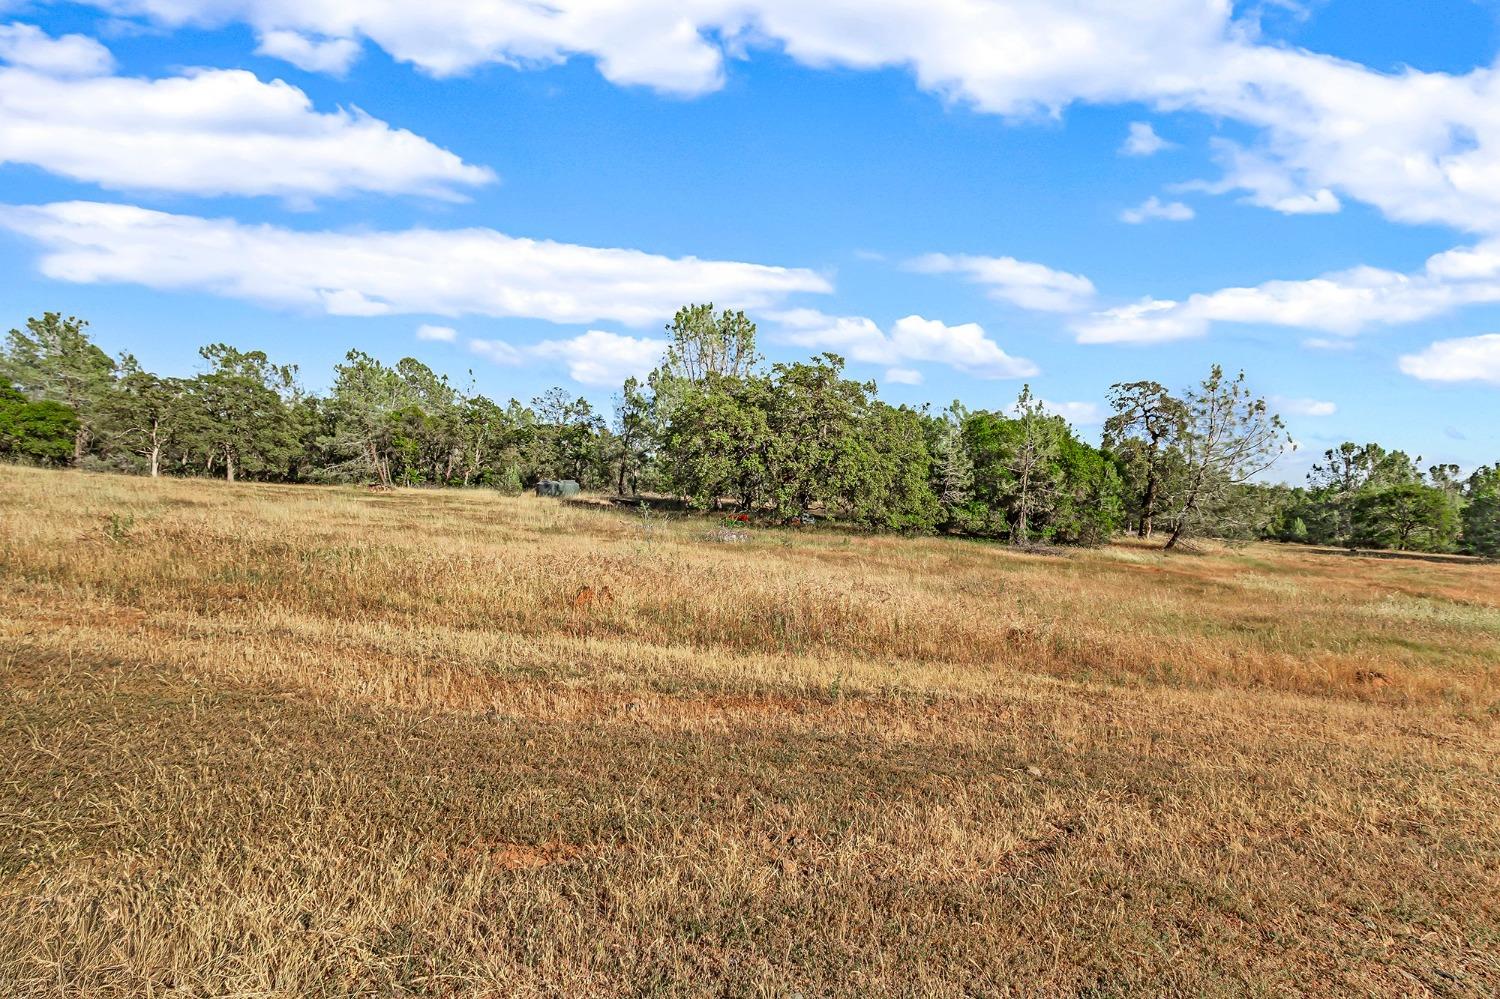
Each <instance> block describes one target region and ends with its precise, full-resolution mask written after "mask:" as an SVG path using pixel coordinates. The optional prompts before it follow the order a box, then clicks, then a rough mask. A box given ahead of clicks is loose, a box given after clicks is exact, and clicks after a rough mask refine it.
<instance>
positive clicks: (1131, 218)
mask: <svg viewBox="0 0 1500 999" xmlns="http://www.w3.org/2000/svg"><path fill="white" fill-rule="evenodd" d="M1193 216H1194V212H1193V209H1192V207H1191V206H1189V205H1185V204H1183V203H1182V202H1181V201H1167V202H1163V201H1162V200H1161V199H1160V198H1158V197H1157V196H1156V195H1154V194H1153V195H1152V196H1151V197H1149V198H1147V199H1146V200H1145V201H1143V202H1141V204H1140V205H1139V206H1138V207H1136V208H1127V209H1125V210H1124V211H1123V212H1121V213H1120V221H1121V222H1129V223H1130V224H1131V225H1139V224H1140V223H1142V222H1148V221H1150V220H1152V219H1161V220H1163V221H1166V222H1186V221H1188V220H1189V219H1191V218H1193Z"/></svg>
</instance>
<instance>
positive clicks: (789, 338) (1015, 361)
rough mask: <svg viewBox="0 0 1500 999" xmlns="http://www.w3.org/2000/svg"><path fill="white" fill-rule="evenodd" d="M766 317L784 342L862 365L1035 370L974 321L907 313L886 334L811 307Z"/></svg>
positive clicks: (1011, 372) (1000, 372)
mask: <svg viewBox="0 0 1500 999" xmlns="http://www.w3.org/2000/svg"><path fill="white" fill-rule="evenodd" d="M767 318H768V319H769V320H771V321H772V322H775V323H777V324H778V325H779V326H780V327H781V330H780V334H779V338H780V339H781V340H782V341H783V342H785V343H790V344H795V345H796V346H799V347H807V348H810V349H812V350H827V351H832V352H834V353H838V354H842V355H843V356H845V357H847V358H849V359H850V360H852V361H860V362H863V363H866V364H883V365H889V366H892V367H898V368H899V367H901V366H902V364H903V362H908V363H909V362H914V361H915V362H932V363H935V364H946V365H948V366H950V367H953V368H956V369H958V370H960V371H962V372H964V373H966V374H970V375H973V376H975V377H977V378H1024V377H1028V376H1031V375H1035V374H1037V372H1038V368H1037V366H1036V365H1035V364H1034V363H1032V362H1031V361H1029V360H1027V359H1026V358H1024V357H1012V356H1011V355H1009V354H1007V353H1006V352H1005V351H1004V350H1002V349H1001V347H1000V345H999V344H997V343H996V342H995V341H994V340H992V339H990V338H989V336H988V335H987V334H986V333H985V331H984V329H983V327H981V326H979V325H978V324H977V323H964V324H962V325H960V326H948V325H946V324H945V323H942V322H940V321H938V320H936V319H924V318H923V317H921V316H907V317H905V318H903V319H898V320H896V322H895V323H894V324H892V326H891V330H890V332H889V333H886V332H884V331H882V330H881V329H880V327H879V326H877V325H876V324H875V321H874V320H872V319H867V318H865V317H863V316H829V315H824V314H823V313H821V312H818V311H817V310H815V309H793V310H791V311H787V312H779V313H772V314H770V315H769V316H767ZM888 377H889V376H888ZM893 380H898V379H893Z"/></svg>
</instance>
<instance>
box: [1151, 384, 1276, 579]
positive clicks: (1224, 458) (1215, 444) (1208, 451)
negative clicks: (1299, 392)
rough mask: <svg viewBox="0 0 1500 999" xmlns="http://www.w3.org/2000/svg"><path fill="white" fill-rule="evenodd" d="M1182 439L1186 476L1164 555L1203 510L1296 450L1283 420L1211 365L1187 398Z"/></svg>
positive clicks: (1245, 388)
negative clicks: (1284, 455)
mask: <svg viewBox="0 0 1500 999" xmlns="http://www.w3.org/2000/svg"><path fill="white" fill-rule="evenodd" d="M1186 407H1187V420H1186V423H1185V425H1184V428H1185V429H1184V432H1183V435H1182V451H1183V458H1184V464H1185V476H1184V482H1183V485H1182V490H1181V494H1180V497H1179V498H1178V500H1177V502H1176V504H1175V505H1176V509H1175V511H1174V514H1173V523H1172V536H1171V537H1170V538H1169V539H1168V540H1167V544H1166V547H1167V549H1168V550H1170V549H1173V548H1176V547H1177V545H1178V544H1179V543H1180V542H1181V541H1182V538H1183V537H1184V535H1185V534H1186V533H1187V531H1188V530H1189V528H1190V526H1191V525H1192V524H1193V522H1194V518H1195V517H1196V516H1197V515H1198V514H1199V513H1200V512H1201V511H1202V510H1203V509H1204V508H1206V507H1211V506H1213V505H1215V504H1218V503H1222V502H1224V501H1225V499H1226V498H1227V494H1228V492H1229V491H1230V490H1232V489H1234V487H1236V486H1239V485H1241V484H1243V483H1246V482H1248V481H1250V479H1252V478H1254V477H1255V476H1256V475H1259V474H1260V473H1262V472H1264V471H1266V470H1267V469H1269V468H1270V467H1271V466H1272V465H1274V464H1275V463H1276V460H1277V459H1278V458H1280V457H1281V455H1282V453H1283V452H1285V451H1286V450H1287V449H1288V448H1289V447H1295V444H1293V442H1292V440H1291V437H1290V436H1289V435H1288V434H1287V432H1286V427H1285V425H1284V424H1283V423H1282V422H1281V418H1280V417H1279V416H1276V415H1275V414H1273V413H1271V412H1270V410H1269V409H1268V408H1267V407H1266V403H1265V400H1263V399H1259V398H1256V397H1255V396H1254V395H1252V394H1251V392H1250V390H1249V388H1248V387H1247V386H1246V385H1245V374H1244V372H1240V374H1239V375H1238V376H1237V377H1235V378H1233V379H1226V378H1225V377H1224V369H1223V368H1221V367H1220V366H1219V365H1217V364H1215V365H1214V366H1213V369H1212V370H1211V371H1210V373H1209V376H1208V378H1206V379H1204V381H1203V383H1202V385H1201V386H1200V387H1199V388H1198V389H1197V390H1196V391H1194V392H1190V393H1188V397H1187V403H1186Z"/></svg>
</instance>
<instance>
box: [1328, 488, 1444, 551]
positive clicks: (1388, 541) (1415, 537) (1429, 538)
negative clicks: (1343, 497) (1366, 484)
mask: <svg viewBox="0 0 1500 999" xmlns="http://www.w3.org/2000/svg"><path fill="white" fill-rule="evenodd" d="M1458 527H1459V518H1458V511H1457V509H1456V508H1455V506H1454V504H1453V502H1452V501H1451V500H1450V499H1449V497H1448V495H1447V494H1446V493H1445V492H1444V491H1443V490H1442V489H1439V488H1437V487H1434V486H1430V485H1426V484H1423V483H1421V482H1403V483H1400V484H1397V485H1388V486H1377V487H1374V488H1371V489H1366V490H1364V491H1362V492H1361V493H1360V494H1359V495H1358V496H1357V498H1356V499H1355V501H1354V504H1353V530H1354V534H1353V538H1354V542H1355V544H1357V545H1359V546H1360V547H1364V548H1394V549H1397V550H1401V551H1409V550H1420V551H1449V550H1451V549H1452V547H1453V544H1454V542H1455V541H1456V540H1457V537H1458Z"/></svg>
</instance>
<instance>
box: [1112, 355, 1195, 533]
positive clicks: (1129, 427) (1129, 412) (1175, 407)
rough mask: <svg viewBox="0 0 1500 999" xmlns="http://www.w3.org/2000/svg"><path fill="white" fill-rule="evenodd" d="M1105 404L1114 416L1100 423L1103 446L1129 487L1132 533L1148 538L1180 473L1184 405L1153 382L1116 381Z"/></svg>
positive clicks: (1185, 426)
mask: <svg viewBox="0 0 1500 999" xmlns="http://www.w3.org/2000/svg"><path fill="white" fill-rule="evenodd" d="M1109 402H1110V406H1111V407H1112V408H1113V409H1114V415H1113V416H1111V417H1110V418H1109V419H1108V420H1106V421H1105V423H1104V446H1105V449H1106V450H1109V451H1111V452H1113V453H1114V454H1115V456H1116V458H1117V460H1118V461H1119V463H1120V467H1121V469H1122V470H1123V471H1124V472H1125V474H1126V475H1127V476H1128V478H1129V481H1130V484H1131V486H1132V487H1133V489H1132V493H1133V497H1134V513H1135V520H1136V531H1137V533H1138V534H1139V535H1140V536H1141V537H1143V538H1149V537H1151V534H1152V532H1153V531H1154V530H1155V523H1156V518H1157V516H1158V515H1159V514H1160V513H1161V512H1162V510H1163V509H1164V507H1165V504H1166V502H1167V496H1168V494H1169V492H1170V484H1171V483H1172V482H1173V480H1174V477H1175V474H1174V473H1177V472H1180V470H1181V464H1182V463H1181V454H1180V450H1179V449H1180V445H1181V442H1182V437H1183V434H1184V433H1185V431H1186V429H1187V419H1188V409H1187V405H1186V404H1185V403H1184V402H1183V401H1182V400H1181V399H1178V398H1177V397H1176V396H1174V395H1172V394H1171V393H1170V392H1168V391H1167V390H1166V389H1165V388H1164V387H1163V386H1162V385H1161V383H1159V382H1152V381H1140V382H1118V383H1116V384H1115V385H1112V386H1110V390H1109Z"/></svg>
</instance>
